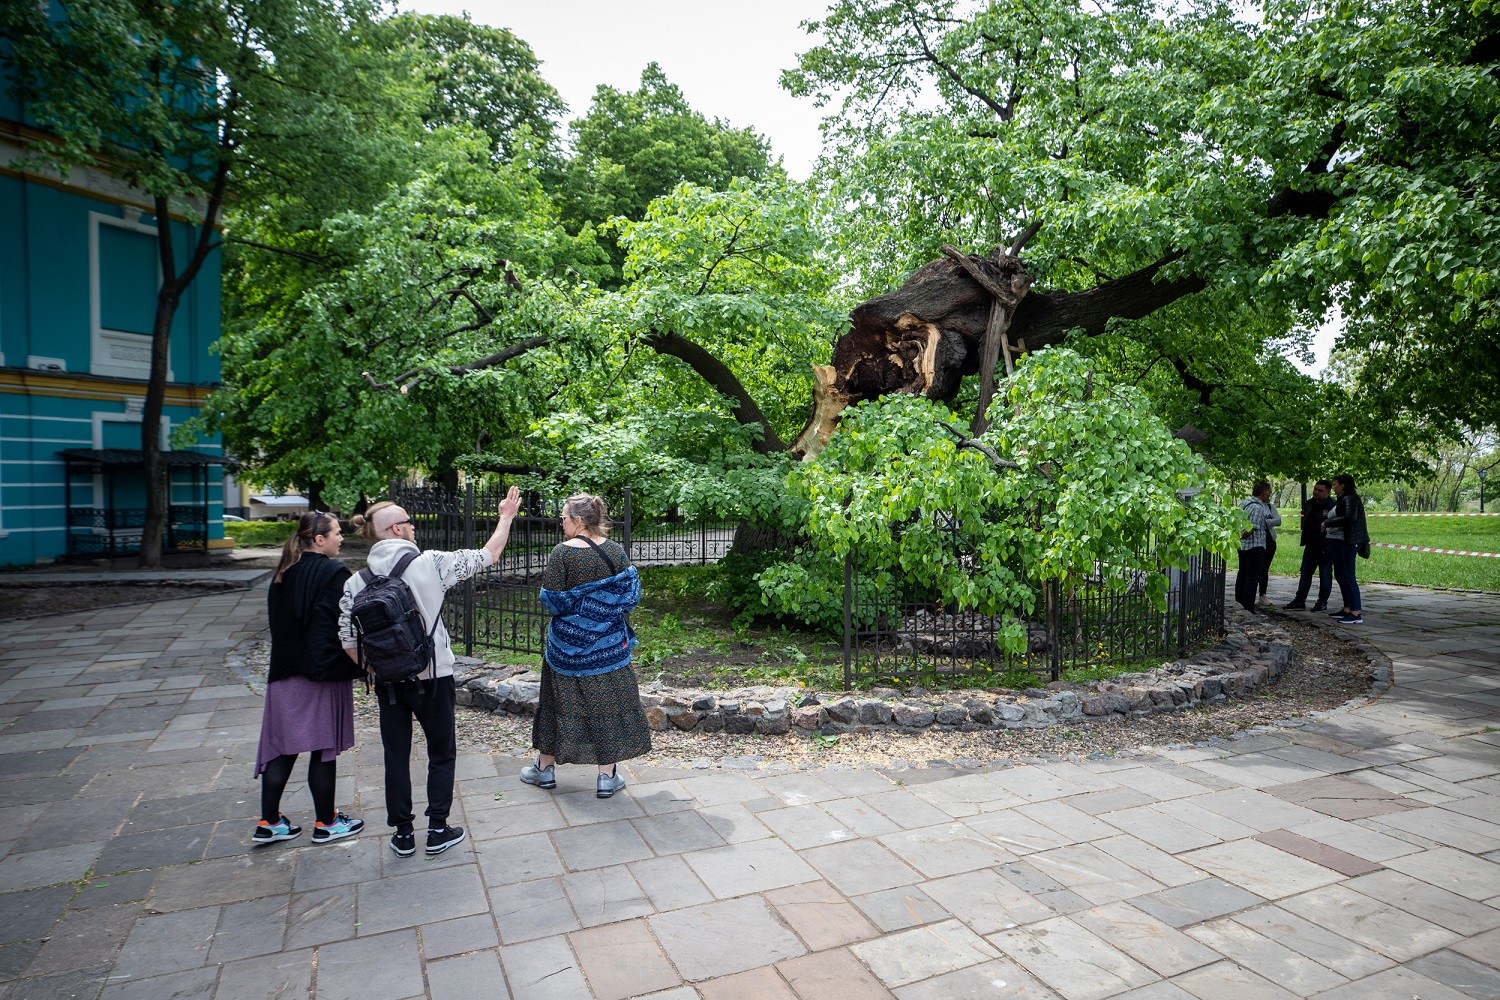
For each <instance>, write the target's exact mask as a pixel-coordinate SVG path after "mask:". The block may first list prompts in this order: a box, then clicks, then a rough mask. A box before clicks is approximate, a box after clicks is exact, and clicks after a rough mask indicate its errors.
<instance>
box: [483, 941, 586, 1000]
mask: <svg viewBox="0 0 1500 1000" xmlns="http://www.w3.org/2000/svg"><path fill="white" fill-rule="evenodd" d="M499 961H501V966H504V969H505V979H507V981H508V984H510V996H511V997H513V999H514V1000H594V997H592V993H591V991H589V988H588V984H586V982H585V981H583V973H582V972H579V969H577V961H576V960H574V957H573V949H571V948H568V943H567V940H565V939H562V937H546V939H538V940H534V942H526V943H525V945H513V946H508V948H501V949H499Z"/></svg>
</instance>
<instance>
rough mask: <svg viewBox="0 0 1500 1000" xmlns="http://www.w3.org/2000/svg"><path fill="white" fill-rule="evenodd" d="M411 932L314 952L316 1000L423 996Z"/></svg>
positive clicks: (407, 999)
mask: <svg viewBox="0 0 1500 1000" xmlns="http://www.w3.org/2000/svg"><path fill="white" fill-rule="evenodd" d="M418 956H419V952H418V950H417V934H416V931H414V930H401V931H392V932H391V933H388V934H374V935H371V936H369V937H362V938H359V939H357V940H354V941H339V942H337V943H335V944H329V945H324V946H323V947H321V948H319V949H318V972H317V982H316V985H315V987H314V988H315V990H316V994H315V995H316V996H317V997H318V1000H410V998H413V997H420V996H425V995H426V986H425V985H424V984H423V982H422V965H421V962H420V960H419V957H418Z"/></svg>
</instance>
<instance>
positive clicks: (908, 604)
mask: <svg viewBox="0 0 1500 1000" xmlns="http://www.w3.org/2000/svg"><path fill="white" fill-rule="evenodd" d="M1133 562H1134V564H1135V565H1137V566H1141V565H1150V560H1149V559H1144V560H1141V559H1138V560H1134V561H1133ZM1224 571H1225V565H1224V560H1223V559H1222V558H1220V557H1219V556H1216V555H1213V554H1211V553H1204V554H1203V555H1201V556H1199V557H1197V558H1195V559H1193V560H1191V561H1190V564H1189V566H1188V568H1187V569H1186V570H1178V569H1170V568H1168V569H1158V570H1155V572H1158V573H1160V574H1162V575H1164V576H1166V578H1167V601H1166V607H1165V609H1161V608H1158V607H1157V606H1156V605H1155V604H1153V602H1152V601H1151V600H1150V599H1149V598H1148V597H1147V596H1146V574H1145V573H1143V572H1133V571H1127V572H1125V573H1124V574H1122V575H1121V576H1120V577H1119V578H1117V579H1116V581H1115V585H1114V586H1107V585H1106V583H1105V581H1104V579H1103V578H1102V577H1103V575H1104V574H1103V572H1101V573H1099V574H1096V575H1095V576H1094V577H1093V578H1090V579H1088V580H1084V581H1080V582H1079V583H1077V584H1076V585H1074V586H1071V587H1063V586H1062V585H1060V584H1059V583H1058V582H1057V581H1055V580H1052V581H1047V582H1045V583H1042V584H1039V585H1038V586H1037V587H1036V590H1035V607H1036V611H1035V612H1034V613H1033V614H1031V615H1029V616H1026V617H1021V616H1017V615H983V614H980V613H978V612H976V611H965V610H958V609H956V608H955V607H954V606H953V602H952V601H950V600H945V599H944V598H943V597H942V596H941V595H938V594H935V593H930V592H928V593H910V592H907V593H897V594H876V593H872V592H871V590H870V588H869V587H866V586H863V585H862V581H861V574H860V567H859V561H858V560H857V559H856V558H854V557H853V556H851V557H849V558H848V559H846V560H845V564H844V683H845V686H846V687H854V686H855V685H856V684H859V683H861V682H865V683H868V682H871V681H878V680H880V679H884V678H893V679H894V678H902V679H911V680H918V679H920V678H924V677H926V678H931V677H952V676H962V675H966V674H1009V673H1027V674H1034V675H1036V676H1037V677H1038V678H1039V679H1042V680H1057V679H1059V678H1060V677H1061V676H1062V673H1063V671H1064V670H1067V669H1070V668H1077V667H1097V666H1105V665H1110V664H1126V663H1136V662H1140V661H1144V660H1149V659H1152V658H1158V657H1174V656H1184V655H1186V654H1187V652H1188V651H1189V650H1190V649H1192V648H1193V647H1195V646H1197V645H1198V644H1200V643H1201V642H1203V641H1204V640H1205V639H1207V638H1208V637H1210V636H1212V635H1214V634H1215V633H1217V632H1219V631H1221V630H1222V629H1223V627H1224ZM1008 627H1011V628H1022V629H1024V630H1025V634H1026V642H1025V651H1024V652H1019V653H1017V652H1007V651H1006V650H1005V648H1004V647H1005V644H1004V643H1003V642H1002V633H1003V632H1004V631H1005V630H1006V629H1007V628H1008Z"/></svg>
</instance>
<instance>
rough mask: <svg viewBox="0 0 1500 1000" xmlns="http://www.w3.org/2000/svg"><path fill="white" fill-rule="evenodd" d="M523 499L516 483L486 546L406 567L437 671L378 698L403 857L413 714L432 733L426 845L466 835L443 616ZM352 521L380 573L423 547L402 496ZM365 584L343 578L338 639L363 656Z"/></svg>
mask: <svg viewBox="0 0 1500 1000" xmlns="http://www.w3.org/2000/svg"><path fill="white" fill-rule="evenodd" d="M520 506H521V494H520V491H519V490H517V489H516V488H515V487H514V486H512V487H511V488H510V491H509V492H508V493H507V494H506V495H505V500H504V501H503V502H501V504H500V517H499V521H498V523H496V525H495V531H494V533H493V534H491V535H490V538H489V541H487V542H485V544H484V547H483V548H479V549H461V550H459V551H456V552H421V553H420V554H419V555H418V556H417V558H415V559H413V560H412V562H411V564H410V565H409V566H407V568H406V571H405V572H404V573H403V574H402V575H401V579H402V580H403V581H405V583H406V585H407V586H409V587H410V588H411V591H412V594H413V596H415V597H416V599H417V606H418V607H419V608H420V609H421V611H422V618H423V623H424V624H425V625H426V627H427V629H428V630H430V631H431V632H432V638H433V644H434V646H435V650H436V657H435V660H436V662H435V665H434V669H433V674H432V675H431V676H426V675H424V676H423V677H422V678H421V679H419V680H414V681H407V682H406V683H404V684H393V685H391V686H390V692H389V696H387V694H386V692H385V690H384V689H382V694H381V697H380V698H379V699H378V703H379V705H380V743H381V746H382V747H383V748H384V751H385V809H386V823H387V824H388V825H390V826H392V827H394V828H395V832H394V833H392V834H391V850H393V851H395V852H396V854H397V855H398V856H400V857H403V858H406V857H410V856H411V855H413V854H415V853H416V850H417V845H416V835H415V834H414V833H413V823H414V820H415V818H416V817H415V816H414V815H413V812H412V801H411V739H412V721H413V720H415V721H416V723H417V724H418V725H419V726H421V727H422V735H423V737H424V738H425V739H426V741H427V853H428V854H429V855H435V854H441V853H442V852H443V851H446V850H447V849H448V848H450V847H452V846H453V845H454V844H457V843H459V842H461V841H462V840H463V839H464V830H463V827H461V826H450V825H449V823H448V813H449V811H450V810H451V809H452V808H453V768H454V762H455V761H456V760H457V758H458V736H457V731H456V727H455V724H454V715H453V711H454V700H455V699H454V688H453V643H452V640H450V639H449V638H448V629H447V628H446V627H445V626H444V625H443V622H442V609H443V594H444V593H446V592H447V591H448V589H449V588H451V587H453V586H454V585H455V584H458V583H461V582H463V581H464V580H467V579H468V578H469V577H471V576H473V575H474V574H476V573H478V572H480V571H481V570H483V569H485V568H486V567H488V566H492V565H494V564H495V562H496V561H497V560H499V558H500V553H502V552H504V551H505V543H506V542H507V541H508V540H509V538H510V526H511V522H513V521H514V520H515V518H516V512H517V511H518V510H519V509H520ZM352 521H353V524H354V526H355V527H356V528H358V529H359V531H360V534H362V535H364V537H365V538H368V539H370V540H371V541H373V542H374V543H375V544H374V545H372V546H371V547H370V554H369V557H368V559H367V560H366V565H368V566H369V568H370V571H371V572H372V573H375V574H376V575H380V576H384V575H387V574H388V573H390V571H391V569H392V568H393V567H394V566H395V565H396V563H397V562H398V561H399V560H400V559H401V557H402V556H404V555H406V554H407V553H408V552H420V550H419V549H418V547H417V542H416V534H417V532H416V525H415V524H414V523H413V522H412V519H411V516H410V515H409V514H407V512H406V511H405V510H404V509H402V507H401V506H400V505H399V504H394V503H390V502H389V501H383V502H381V503H377V504H374V505H372V506H371V507H370V509H369V510H367V511H365V513H364V515H363V516H360V515H355V516H354V518H353V519H352ZM364 588H365V581H364V577H363V576H362V575H361V574H359V573H355V574H354V575H353V576H351V577H350V578H349V579H348V581H347V582H346V583H345V584H344V595H343V597H342V598H341V599H340V601H339V639H340V641H341V642H342V643H343V646H344V652H345V653H347V654H348V655H349V657H350V659H353V660H355V662H358V658H359V654H358V637H357V636H356V635H355V631H354V620H353V615H352V613H351V612H352V610H353V607H354V597H355V595H356V594H358V593H359V592H360V591H361V590H363V589H364Z"/></svg>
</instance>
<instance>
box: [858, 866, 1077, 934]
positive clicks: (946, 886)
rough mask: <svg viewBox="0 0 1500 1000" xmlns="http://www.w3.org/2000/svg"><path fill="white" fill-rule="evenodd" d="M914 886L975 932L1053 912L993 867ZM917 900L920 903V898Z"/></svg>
mask: <svg viewBox="0 0 1500 1000" xmlns="http://www.w3.org/2000/svg"><path fill="white" fill-rule="evenodd" d="M917 888H919V889H920V890H921V892H923V893H925V896H926V898H927V899H930V900H931V901H933V902H936V903H937V904H939V905H940V906H941V907H942V908H943V909H944V910H946V911H947V913H951V914H953V915H955V916H958V917H959V918H960V919H962V920H963V921H964V923H966V924H968V926H969V927H970V928H971V929H972V930H973V931H974V932H975V933H977V934H993V933H994V932H996V931H1001V930H1005V929H1006V928H1009V927H1014V926H1015V925H1017V924H1028V923H1032V922H1033V921H1037V920H1046V919H1048V918H1050V917H1053V916H1056V915H1057V914H1056V911H1055V910H1053V909H1051V908H1050V907H1048V906H1046V905H1045V904H1044V903H1042V902H1040V901H1039V900H1038V899H1037V898H1036V897H1035V896H1033V895H1032V894H1031V893H1028V892H1023V891H1022V890H1021V889H1019V888H1017V886H1016V885H1015V883H1013V882H1011V881H1009V880H1008V879H1005V878H1003V877H1001V875H1000V874H999V873H998V872H995V871H993V870H985V871H976V872H965V873H964V874H961V875H953V876H950V877H948V878H942V879H935V880H934V881H931V882H925V883H923V884H922V885H920V886H919V887H917ZM891 891H896V890H891ZM858 898H866V897H858ZM858 898H857V899H856V901H858ZM917 902H918V906H920V905H921V902H922V900H921V899H919V900H918V901H917ZM919 912H921V911H920V910H919ZM928 919H931V918H928ZM938 919H941V918H938ZM922 922H924V923H925V922H927V921H926V920H923V921H922ZM885 929H887V930H893V929H895V928H890V927H888V928H885Z"/></svg>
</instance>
